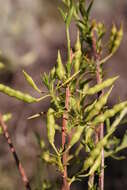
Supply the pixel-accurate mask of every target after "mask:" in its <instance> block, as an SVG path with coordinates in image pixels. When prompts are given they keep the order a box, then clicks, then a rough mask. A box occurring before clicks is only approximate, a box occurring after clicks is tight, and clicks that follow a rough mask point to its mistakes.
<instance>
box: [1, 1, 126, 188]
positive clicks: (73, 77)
mask: <svg viewBox="0 0 127 190" xmlns="http://www.w3.org/2000/svg"><path fill="white" fill-rule="evenodd" d="M62 3H63V8H59V11H60V13H61V15H62V17H63V20H64V23H65V29H66V37H67V60H66V62H65V64H64V63H63V61H62V57H61V52H60V50H58V56H57V61H56V65H55V66H54V67H53V68H52V69H51V70H50V72H49V73H48V74H46V73H44V74H43V75H42V81H43V84H44V85H45V87H46V88H47V92H46V93H45V95H44V96H42V90H41V89H39V88H38V87H37V85H36V83H35V82H34V81H33V79H32V78H31V76H30V75H28V73H26V72H25V71H23V74H24V76H25V79H26V80H27V82H28V83H29V85H30V86H31V87H32V88H33V89H34V90H36V91H37V92H38V93H39V94H40V97H38V98H35V97H32V96H31V95H29V94H26V93H23V92H20V91H17V90H14V89H12V88H10V87H8V86H5V85H3V84H0V91H1V92H3V93H5V94H7V95H9V96H12V97H14V98H17V99H19V100H21V101H24V102H27V103H39V102H40V101H42V100H43V101H44V100H45V99H46V98H49V101H50V107H49V108H48V110H43V111H42V112H41V113H37V114H35V115H33V116H30V117H29V118H28V119H34V118H37V117H42V118H43V117H45V116H46V127H47V139H48V142H49V144H45V143H44V141H43V139H41V138H38V140H39V144H40V147H41V150H42V153H41V154H40V158H41V159H42V162H45V163H47V165H53V166H55V168H57V170H58V171H59V174H60V175H61V178H62V182H63V183H62V187H61V189H62V190H69V189H71V184H72V183H73V182H75V181H77V180H83V178H84V177H89V178H88V189H89V190H95V189H100V190H103V189H104V168H105V164H104V160H105V159H106V158H107V157H109V156H111V157H112V158H117V153H118V152H119V151H120V150H122V149H124V148H126V147H127V140H126V139H127V134H126V133H125V135H124V137H123V139H121V140H119V139H116V138H115V136H114V132H115V131H116V130H117V127H118V126H119V125H120V123H121V121H122V119H123V118H124V117H125V115H126V114H127V101H123V102H120V103H117V104H116V105H114V106H113V107H112V108H109V107H108V104H107V102H108V98H109V96H110V94H111V91H112V89H113V86H114V83H115V81H116V80H117V79H118V78H119V77H118V76H115V77H111V78H108V79H104V70H103V66H104V63H105V62H106V61H108V59H109V58H111V57H112V55H114V53H115V52H116V50H117V49H118V47H119V45H120V43H121V40H122V36H123V27H122V25H121V26H120V29H118V28H117V27H116V26H115V24H113V26H112V29H111V34H110V37H109V41H108V43H106V44H104V42H103V36H104V35H105V26H104V24H103V23H101V22H99V23H98V22H96V21H95V20H91V18H90V12H91V8H92V5H93V3H94V1H93V0H91V1H90V2H89V4H87V3H86V1H84V0H78V1H74V0H62ZM72 20H73V21H74V22H75V24H76V26H77V39H76V40H75V41H76V42H75V46H74V49H73V50H72V48H71V40H70V27H71V22H72ZM105 48H106V49H107V52H108V54H107V55H106V56H105V57H104V58H103V54H104V53H103V52H105ZM112 121H113V122H112ZM104 131H105V132H104ZM56 133H58V134H59V135H60V137H61V143H60V144H59V145H56V136H55V135H56ZM49 146H51V148H52V149H51V148H50V147H49ZM74 146H75V149H73V151H72V148H73V147H74ZM81 151H82V152H84V153H85V154H84V157H81V156H80V152H81ZM75 165H77V167H76V168H77V171H75V172H74V171H73V170H71V169H72V168H73V167H74V166H75ZM68 168H69V170H68ZM69 171H72V172H69ZM95 177H96V179H98V180H95ZM53 188H54V189H57V187H56V184H55V187H53V184H51V183H50V182H48V181H47V179H46V181H44V182H43V184H42V187H41V189H43V190H44V189H53Z"/></svg>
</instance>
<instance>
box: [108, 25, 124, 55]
mask: <svg viewBox="0 0 127 190" xmlns="http://www.w3.org/2000/svg"><path fill="white" fill-rule="evenodd" d="M122 37H123V27H122V25H121V26H120V30H119V31H117V29H116V27H115V25H114V26H113V28H112V32H111V36H110V41H109V51H110V52H111V53H114V52H115V51H116V50H117V49H118V47H119V45H120V43H121V40H122Z"/></svg>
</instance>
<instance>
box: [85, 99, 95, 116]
mask: <svg viewBox="0 0 127 190" xmlns="http://www.w3.org/2000/svg"><path fill="white" fill-rule="evenodd" d="M96 102H97V100H95V101H94V102H93V103H92V104H90V105H88V106H87V107H86V108H85V113H87V112H90V111H91V110H92V109H93V107H94V105H95V104H96Z"/></svg>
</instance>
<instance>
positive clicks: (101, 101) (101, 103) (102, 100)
mask: <svg viewBox="0 0 127 190" xmlns="http://www.w3.org/2000/svg"><path fill="white" fill-rule="evenodd" d="M111 90H112V87H111V89H110V90H109V91H108V92H107V93H106V94H105V95H103V96H102V97H100V99H99V100H98V102H96V103H95V105H94V107H93V109H92V111H91V112H90V113H89V114H88V116H87V118H86V119H85V121H86V122H88V121H90V120H91V119H92V118H93V117H94V116H96V115H98V114H99V112H100V111H101V109H102V108H103V106H104V105H105V104H106V103H107V100H108V97H109V94H110V93H111Z"/></svg>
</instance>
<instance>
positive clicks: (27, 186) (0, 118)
mask: <svg viewBox="0 0 127 190" xmlns="http://www.w3.org/2000/svg"><path fill="white" fill-rule="evenodd" d="M0 125H1V127H2V130H3V134H4V136H5V139H6V141H7V143H8V145H9V147H10V151H11V153H12V155H13V157H14V160H15V163H16V166H17V168H18V170H19V173H20V175H21V178H22V181H23V183H24V186H25V188H26V190H31V187H30V184H29V180H28V178H27V176H26V174H25V170H24V168H23V166H22V164H21V162H20V160H19V158H18V155H17V153H16V151H15V148H14V146H13V143H12V141H11V138H10V135H9V133H8V130H7V126H6V124H5V123H4V121H3V118H2V114H1V113H0Z"/></svg>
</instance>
